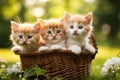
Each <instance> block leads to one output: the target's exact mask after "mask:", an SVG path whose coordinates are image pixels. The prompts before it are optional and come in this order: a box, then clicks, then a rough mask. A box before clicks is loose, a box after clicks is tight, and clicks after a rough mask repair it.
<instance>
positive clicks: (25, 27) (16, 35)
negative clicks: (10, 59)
mask: <svg viewBox="0 0 120 80" xmlns="http://www.w3.org/2000/svg"><path fill="white" fill-rule="evenodd" d="M39 31H40V24H39V22H36V23H35V24H29V23H22V24H19V23H16V22H14V21H11V35H10V40H11V41H12V43H13V45H14V46H13V47H12V49H11V50H12V51H13V52H18V51H34V50H37V49H38V48H39V46H40V45H39V40H40V35H39V34H40V33H39Z"/></svg>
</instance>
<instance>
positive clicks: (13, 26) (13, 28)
mask: <svg viewBox="0 0 120 80" xmlns="http://www.w3.org/2000/svg"><path fill="white" fill-rule="evenodd" d="M18 28H19V24H18V23H16V22H14V21H11V29H12V31H13V32H16V31H17V30H18Z"/></svg>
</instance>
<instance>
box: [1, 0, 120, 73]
mask: <svg viewBox="0 0 120 80" xmlns="http://www.w3.org/2000/svg"><path fill="white" fill-rule="evenodd" d="M65 11H66V12H69V13H71V14H87V13H88V12H93V16H94V18H93V26H94V34H95V38H96V41H97V44H98V54H97V55H96V58H95V60H94V61H93V73H94V72H95V73H97V71H98V73H99V70H100V68H101V66H102V64H103V62H104V61H105V60H106V59H108V58H111V57H113V56H117V55H118V54H119V53H120V0H0V57H3V58H5V59H7V60H8V61H9V62H15V61H19V56H16V55H14V54H13V53H12V52H11V51H10V48H11V46H12V44H11V41H10V40H9V35H10V32H11V29H10V21H16V22H19V21H20V22H30V23H34V22H36V21H37V18H40V19H49V18H60V17H62V16H63V15H64V12H65ZM103 56H104V57H103Z"/></svg>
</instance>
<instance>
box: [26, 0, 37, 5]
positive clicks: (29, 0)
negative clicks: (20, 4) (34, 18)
mask: <svg viewBox="0 0 120 80" xmlns="http://www.w3.org/2000/svg"><path fill="white" fill-rule="evenodd" d="M35 2H36V0H26V2H25V4H26V5H27V6H33V5H34V4H35Z"/></svg>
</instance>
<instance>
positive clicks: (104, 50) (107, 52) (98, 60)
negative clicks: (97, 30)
mask: <svg viewBox="0 0 120 80" xmlns="http://www.w3.org/2000/svg"><path fill="white" fill-rule="evenodd" d="M118 53H120V47H117V48H113V47H106V46H98V54H97V55H96V57H95V59H94V60H93V61H92V75H93V76H97V77H101V74H100V71H101V68H102V65H103V64H104V62H105V61H106V60H107V59H109V58H111V57H115V56H117V54H118ZM0 57H2V58H5V59H6V60H7V61H8V63H13V62H16V61H20V58H19V56H18V55H15V54H14V53H13V52H11V50H10V49H0Z"/></svg>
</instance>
